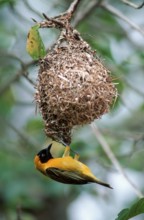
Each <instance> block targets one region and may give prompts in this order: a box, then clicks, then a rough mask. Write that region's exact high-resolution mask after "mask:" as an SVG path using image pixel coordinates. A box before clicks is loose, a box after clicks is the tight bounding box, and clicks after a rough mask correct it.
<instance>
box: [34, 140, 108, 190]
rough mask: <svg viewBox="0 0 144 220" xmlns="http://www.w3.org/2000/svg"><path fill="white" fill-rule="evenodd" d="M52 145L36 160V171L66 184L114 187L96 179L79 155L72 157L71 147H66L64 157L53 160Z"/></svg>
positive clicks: (38, 155) (37, 156)
mask: <svg viewBox="0 0 144 220" xmlns="http://www.w3.org/2000/svg"><path fill="white" fill-rule="evenodd" d="M51 147H52V144H50V145H49V146H48V147H47V148H45V149H43V150H41V151H40V152H39V153H38V154H37V155H36V156H35V158H34V163H35V166H36V169H38V170H39V171H40V172H42V173H43V174H44V175H46V176H48V177H50V178H51V179H53V180H55V181H58V182H61V183H66V184H77V185H80V184H87V183H97V184H100V185H103V186H106V187H109V188H111V189H112V187H111V186H110V185H109V184H107V183H105V182H102V181H101V180H99V179H98V178H97V177H95V176H94V175H93V174H92V172H91V170H90V169H89V168H88V167H87V166H86V165H85V164H83V163H81V162H80V161H79V155H78V154H75V156H74V158H73V157H71V156H70V147H69V146H66V148H65V151H64V154H63V156H62V157H59V158H53V156H52V154H51V152H50V149H51Z"/></svg>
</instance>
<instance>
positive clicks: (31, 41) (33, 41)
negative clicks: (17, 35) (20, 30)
mask: <svg viewBox="0 0 144 220" xmlns="http://www.w3.org/2000/svg"><path fill="white" fill-rule="evenodd" d="M39 28H40V25H39V24H36V25H35V26H33V27H32V28H31V29H30V31H29V33H28V36H27V45H26V49H27V52H28V53H29V55H30V56H31V57H32V58H33V59H34V60H37V59H40V58H42V57H44V56H45V55H46V50H45V47H44V44H43V41H42V39H41V37H40V34H39V32H38V29H39Z"/></svg>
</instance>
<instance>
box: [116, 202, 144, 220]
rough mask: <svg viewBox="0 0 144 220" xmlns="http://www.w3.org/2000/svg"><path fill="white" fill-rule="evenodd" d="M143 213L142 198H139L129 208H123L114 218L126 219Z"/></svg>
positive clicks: (118, 219)
mask: <svg viewBox="0 0 144 220" xmlns="http://www.w3.org/2000/svg"><path fill="white" fill-rule="evenodd" d="M142 213H144V198H142V199H140V200H139V201H138V202H136V203H135V204H134V205H132V206H131V207H130V208H129V209H128V208H127V209H123V210H122V211H121V212H120V213H119V214H118V218H116V220H128V219H130V218H132V217H134V216H137V215H140V214H142Z"/></svg>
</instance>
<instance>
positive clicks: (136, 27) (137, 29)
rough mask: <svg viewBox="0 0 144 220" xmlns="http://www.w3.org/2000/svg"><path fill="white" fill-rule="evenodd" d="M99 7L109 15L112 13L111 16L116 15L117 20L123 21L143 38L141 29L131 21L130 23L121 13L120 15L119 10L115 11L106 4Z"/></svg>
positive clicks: (143, 34)
mask: <svg viewBox="0 0 144 220" xmlns="http://www.w3.org/2000/svg"><path fill="white" fill-rule="evenodd" d="M101 7H102V8H104V9H105V10H107V11H109V12H110V13H112V14H113V15H116V16H117V17H118V18H120V19H122V20H123V21H125V22H126V23H127V24H129V25H130V27H132V28H133V29H135V30H136V31H138V32H139V33H140V34H141V35H142V36H144V30H142V28H141V27H139V26H138V25H137V24H135V23H134V22H133V21H131V20H130V19H128V18H127V17H126V16H125V15H124V14H123V13H121V12H120V11H119V10H117V9H116V8H114V7H113V6H111V5H109V4H106V3H102V4H101Z"/></svg>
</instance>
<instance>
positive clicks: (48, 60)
mask: <svg viewBox="0 0 144 220" xmlns="http://www.w3.org/2000/svg"><path fill="white" fill-rule="evenodd" d="M116 95H117V92H116V89H115V86H114V84H113V82H112V78H111V76H110V72H109V71H108V70H107V69H106V68H105V67H104V66H103V64H102V62H101V61H100V60H99V59H98V58H97V57H96V55H95V52H94V51H93V50H92V49H91V48H90V46H89V45H88V44H87V43H86V42H85V41H84V40H83V39H82V38H81V37H80V35H79V33H78V32H77V31H75V30H72V29H70V30H69V31H63V33H62V34H61V37H60V38H59V40H58V41H57V42H56V44H55V46H54V48H53V49H51V50H50V51H49V52H48V54H47V55H46V56H45V57H44V58H43V59H42V60H41V61H40V69H39V73H38V85H37V92H36V95H35V98H36V101H37V103H38V106H39V108H40V111H41V114H42V116H43V120H44V123H45V132H46V135H47V136H48V137H51V138H52V139H54V140H59V139H60V140H62V141H64V142H66V143H67V144H70V142H71V130H72V129H73V127H74V126H77V125H85V124H90V123H91V122H92V121H94V120H95V119H98V118H100V117H101V116H102V115H103V114H105V113H107V112H108V111H109V107H110V105H111V104H112V101H113V98H114V97H116Z"/></svg>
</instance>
